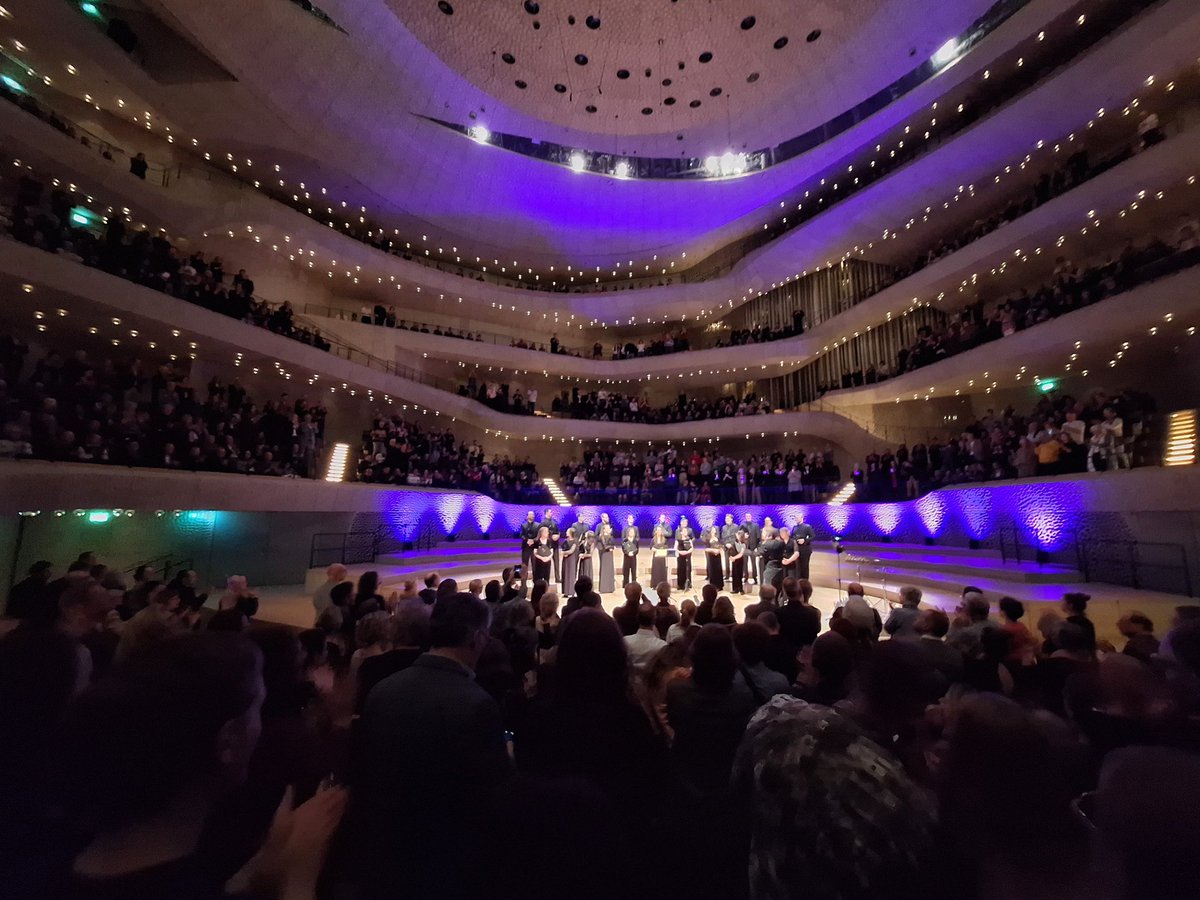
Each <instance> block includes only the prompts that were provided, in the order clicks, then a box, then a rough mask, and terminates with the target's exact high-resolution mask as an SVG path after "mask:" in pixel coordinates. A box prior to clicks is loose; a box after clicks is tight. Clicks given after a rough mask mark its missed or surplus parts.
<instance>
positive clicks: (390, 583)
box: [256, 539, 1196, 647]
mask: <svg viewBox="0 0 1200 900" xmlns="http://www.w3.org/2000/svg"><path fill="white" fill-rule="evenodd" d="M843 547H844V550H843V552H842V553H841V554H840V560H839V554H837V553H835V552H834V550H833V549H832V545H830V544H817V545H816V548H815V550H814V553H813V556H812V563H811V567H810V580H811V581H812V582H813V586H814V592H813V603H814V605H816V606H817V607H818V608H819V609H820V610H821V611H822V614H823V617H824V619H825V622H826V624H827V623H828V619H829V616H830V615H831V614H832V612H833V610H834V608H835V607H836V606H837V605H839V604H840V603H841V602H842V600H844V598H845V591H844V585H845V584H847V583H849V582H851V581H858V582H860V583H862V584H863V586H864V587H865V588H866V591H867V595H868V599H869V600H871V602H872V603H873V605H875V606H876V607H877V608H878V609H879V610H880V612H881V614H882V615H884V616H885V618H886V613H887V610H888V607H889V606H890V605H891V604H893V603H895V602H896V601H897V598H898V591H899V588H900V587H902V586H904V585H913V586H915V587H919V588H920V589H921V590H922V591H923V592H924V601H923V602H924V603H926V604H929V605H934V606H937V607H939V608H941V609H944V610H946V611H947V612H953V610H954V608H955V606H956V605H957V604H958V600H959V597H960V596H961V593H962V588H963V586H965V585H968V584H969V585H973V586H975V587H978V588H980V589H981V590H982V591H983V593H984V595H985V596H987V597H988V599H989V600H991V601H992V602H993V604H994V603H995V602H996V601H997V600H999V599H1000V597H1002V596H1005V595H1008V596H1012V597H1016V598H1017V599H1018V600H1021V601H1023V602H1025V603H1026V605H1027V612H1026V624H1027V625H1028V626H1029V628H1030V629H1031V630H1032V629H1035V628H1036V625H1037V618H1038V616H1039V615H1041V613H1042V612H1044V611H1046V610H1048V609H1055V608H1057V604H1058V601H1059V600H1060V599H1061V597H1062V595H1063V594H1064V593H1065V592H1067V591H1072V590H1082V591H1085V592H1086V593H1088V594H1091V596H1092V603H1091V605H1090V606H1089V607H1088V612H1089V615H1090V616H1091V618H1092V619H1093V620H1094V621H1095V623H1096V629H1097V633H1098V636H1099V637H1100V638H1107V639H1109V640H1111V641H1113V643H1114V644H1116V646H1117V647H1120V646H1122V644H1123V638H1121V636H1120V635H1119V634H1118V632H1117V629H1116V622H1117V619H1118V618H1119V617H1120V616H1122V615H1124V614H1125V613H1128V612H1130V611H1132V610H1139V611H1141V612H1144V613H1145V614H1146V615H1148V616H1150V618H1151V619H1152V620H1153V621H1154V624H1155V627H1156V629H1157V632H1158V633H1159V634H1160V635H1161V634H1162V633H1164V632H1165V631H1166V630H1167V627H1168V626H1169V623H1170V619H1171V615H1172V611H1173V609H1174V607H1175V606H1177V605H1180V604H1185V603H1191V602H1196V601H1194V600H1189V598H1187V597H1183V596H1180V595H1176V594H1166V593H1161V592H1156V591H1144V590H1134V589H1132V588H1125V587H1119V586H1114V585H1108V584H1101V583H1097V582H1091V583H1083V581H1082V578H1081V576H1080V574H1079V573H1078V572H1077V571H1074V570H1072V569H1070V568H1067V567H1064V566H1059V565H1038V564H1037V563H1034V562H1024V563H1013V562H1008V563H1004V562H1003V561H1002V560H1001V559H1000V557H999V555H998V554H996V553H995V552H992V551H987V550H969V549H967V548H957V547H936V546H935V547H930V546H925V545H916V544H866V543H846V544H844V545H843ZM519 559H520V549H519V544H518V542H517V541H516V540H513V539H509V540H497V541H459V542H446V543H443V544H440V545H438V546H437V547H434V548H433V549H432V550H427V551H421V552H413V553H403V554H395V555H390V556H380V557H379V558H378V559H377V560H376V561H375V562H374V563H371V564H362V565H353V566H349V567H348V568H349V570H350V576H351V577H352V578H357V577H358V575H360V574H361V573H362V572H365V571H368V570H374V571H376V572H378V573H379V576H380V585H381V591H380V592H381V593H382V594H384V595H385V596H387V595H388V594H390V593H391V592H392V591H393V590H398V589H399V587H400V583H401V582H402V581H403V580H404V579H406V578H416V579H418V582H419V581H420V580H421V579H423V578H424V576H425V575H426V574H428V573H429V572H431V571H436V572H438V573H439V574H440V575H441V576H442V577H443V578H454V579H456V580H457V581H458V584H459V587H460V589H463V590H465V589H466V586H467V583H468V582H469V581H470V580H471V579H472V578H480V579H482V580H483V581H484V583H486V582H487V581H489V580H491V579H493V578H499V576H500V571H501V570H502V569H503V568H504V567H506V566H510V565H513V564H514V563H516V562H518V561H519ZM639 563H641V565H639V568H638V575H639V582H640V583H641V585H642V588H643V590H645V591H646V593H647V594H651V593H652V585H650V583H649V563H650V554H649V553H648V552H643V553H641V554H639ZM694 570H695V571H694V577H693V582H692V590H687V591H680V590H677V589H675V585H674V574H675V564H674V560H673V559H672V560H669V565H668V572H669V574H670V575H671V577H672V597H673V599H674V600H675V602H677V603H678V602H680V601H682V600H683V599H685V598H687V597H693V596H694V597H697V598H698V597H699V595H700V590H701V588H702V586H703V563H702V560H701V558H700V557H699V555H698V556H697V558H696V560H695V563H694ZM620 574H621V573H620V567H619V565H618V566H617V572H616V576H617V577H616V581H617V590H615V591H613V592H611V593H607V594H601V599H602V601H603V603H604V608H605V609H607V610H609V611H611V610H612V609H615V608H616V607H617V606H618V605H620V603H621V602H622V601H623V600H624V595H623V593H622V592H621V589H620ZM324 578H325V574H324V570H323V569H312V570H309V572H307V573H306V580H305V583H304V585H299V584H296V585H283V586H275V587H256V590H257V592H258V594H259V598H260V602H261V608H260V612H259V618H260V619H262V620H264V621H272V622H280V623H283V624H287V625H293V626H297V627H307V626H309V625H311V624H312V615H313V613H312V604H311V602H310V601H309V596H310V595H311V592H312V590H313V588H315V587H316V586H317V585H318V584H320V583H321V581H323V580H324ZM418 586H421V585H420V584H419V585H418ZM728 587H729V586H728V585H727V586H726V589H725V590H724V591H722V593H725V594H728V595H729V597H730V599H731V600H732V601H733V604H734V608H735V609H736V610H737V612H738V617H739V619H740V618H741V612H742V610H743V609H744V608H745V607H746V606H747V605H749V604H750V603H753V602H755V601H756V600H757V590H758V589H757V587H755V586H753V585H748V586H747V588H746V590H747V593H746V594H745V595H737V594H732V593H730V592H729V589H728Z"/></svg>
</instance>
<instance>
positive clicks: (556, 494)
mask: <svg viewBox="0 0 1200 900" xmlns="http://www.w3.org/2000/svg"><path fill="white" fill-rule="evenodd" d="M542 484H544V485H545V486H546V490H548V491H549V492H550V496H551V497H553V498H554V502H555V503H557V504H558V505H559V506H571V505H572V504H571V498H570V497H568V496H567V495H566V494H565V493H563V489H562V488H560V487H559V486H558V482H557V481H555V480H554V479H553V478H543V479H542Z"/></svg>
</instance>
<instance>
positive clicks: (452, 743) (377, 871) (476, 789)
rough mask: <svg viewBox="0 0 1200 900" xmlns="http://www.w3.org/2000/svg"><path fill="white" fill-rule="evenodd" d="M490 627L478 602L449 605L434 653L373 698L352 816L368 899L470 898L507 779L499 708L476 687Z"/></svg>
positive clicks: (436, 616)
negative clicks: (485, 834)
mask: <svg viewBox="0 0 1200 900" xmlns="http://www.w3.org/2000/svg"><path fill="white" fill-rule="evenodd" d="M490 619H491V614H490V611H489V610H488V607H487V604H486V603H484V602H483V601H482V600H480V599H479V598H478V597H475V596H474V595H472V594H466V593H463V594H454V595H452V596H448V597H442V598H441V599H439V600H438V602H437V603H435V604H434V606H433V610H432V612H431V615H430V619H429V632H430V634H429V637H430V650H429V652H428V653H425V654H422V655H421V656H419V657H418V658H417V660H416V661H415V662H414V663H413V664H412V665H410V666H409V667H408V668H406V669H404V670H403V671H401V672H397V673H396V674H394V675H389V676H388V677H387V678H385V679H384V680H383V681H381V682H379V684H378V685H376V686H375V688H374V689H373V690H372V691H371V693H370V695H369V696H368V697H367V701H366V706H365V709H364V712H363V718H362V721H361V726H362V733H361V737H362V745H361V747H362V753H361V756H360V759H359V764H358V765H357V766H356V773H355V779H354V791H353V799H352V800H351V809H350V827H351V828H352V830H353V834H354V844H355V846H356V847H358V848H360V849H361V851H362V852H363V854H364V855H363V857H362V860H363V867H362V868H361V869H359V871H362V872H364V873H365V876H366V878H367V879H368V882H369V883H368V884H366V885H364V887H365V888H366V895H367V896H370V897H376V896H392V897H397V896H409V897H424V898H442V897H446V898H449V897H460V896H462V895H463V894H464V893H465V892H466V888H467V885H466V878H467V877H468V875H469V873H470V872H472V871H473V870H474V869H475V865H474V863H473V860H475V859H476V858H477V857H476V853H477V852H478V849H479V840H480V838H481V837H482V835H481V833H480V832H481V830H482V829H481V826H482V825H483V823H482V822H481V821H480V819H481V816H482V813H483V812H484V810H485V808H486V803H487V800H488V797H489V795H490V794H491V791H492V790H493V789H494V788H495V787H496V786H497V785H498V784H500V783H501V781H503V780H504V778H505V777H506V776H507V775H508V774H509V771H510V763H509V756H508V751H507V746H506V743H505V736H504V724H503V720H502V718H501V715H500V708H499V706H497V705H496V701H495V700H493V699H492V698H491V696H489V695H488V693H487V692H486V691H485V690H484V689H483V688H481V687H480V686H479V685H478V684H476V683H475V671H474V670H475V666H476V665H477V664H478V662H479V657H480V654H481V653H482V652H483V649H484V647H485V646H486V645H487V643H488V628H489V625H490ZM381 860H387V861H388V862H387V863H385V864H381Z"/></svg>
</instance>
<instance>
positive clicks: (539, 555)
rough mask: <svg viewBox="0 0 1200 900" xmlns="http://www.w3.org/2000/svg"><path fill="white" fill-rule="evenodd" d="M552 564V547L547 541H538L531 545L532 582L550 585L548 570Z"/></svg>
mask: <svg viewBox="0 0 1200 900" xmlns="http://www.w3.org/2000/svg"><path fill="white" fill-rule="evenodd" d="M553 562H554V547H552V546H551V545H550V542H549V541H538V542H537V543H536V544H534V545H533V580H534V581H544V582H546V583H547V584H549V583H550V569H551V565H552V563H553Z"/></svg>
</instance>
